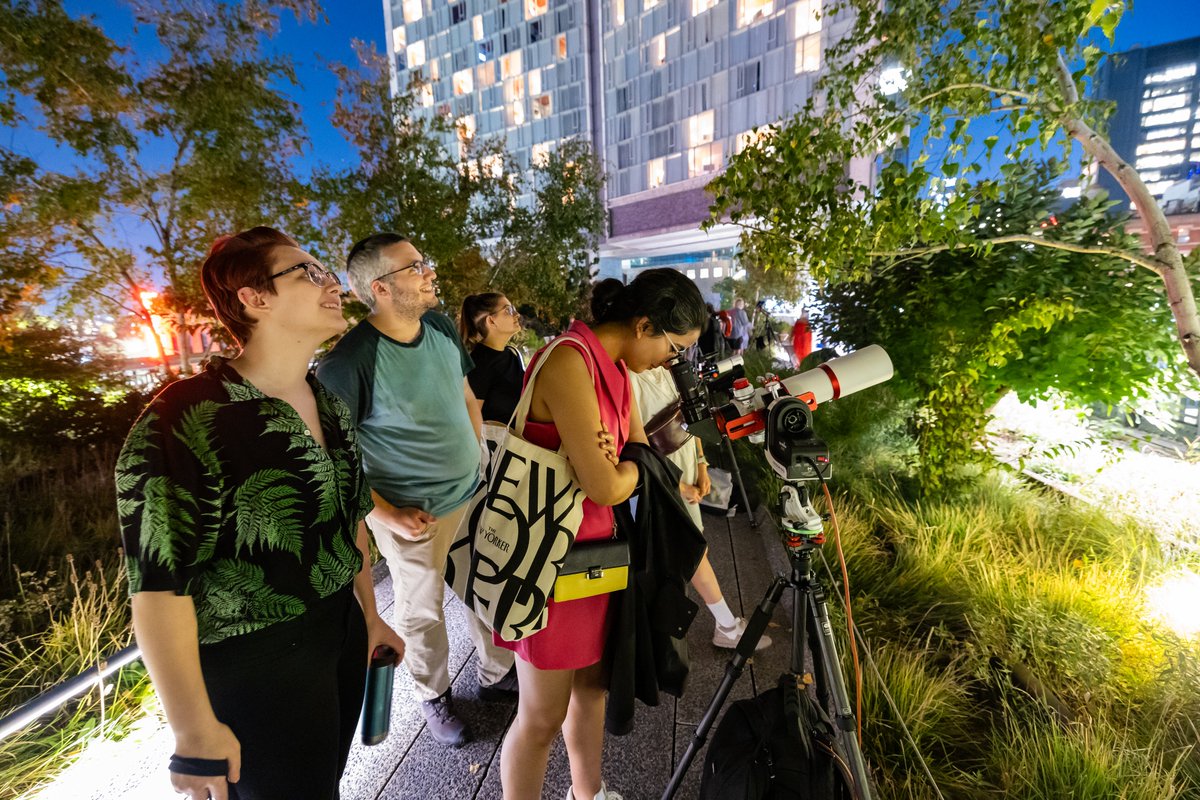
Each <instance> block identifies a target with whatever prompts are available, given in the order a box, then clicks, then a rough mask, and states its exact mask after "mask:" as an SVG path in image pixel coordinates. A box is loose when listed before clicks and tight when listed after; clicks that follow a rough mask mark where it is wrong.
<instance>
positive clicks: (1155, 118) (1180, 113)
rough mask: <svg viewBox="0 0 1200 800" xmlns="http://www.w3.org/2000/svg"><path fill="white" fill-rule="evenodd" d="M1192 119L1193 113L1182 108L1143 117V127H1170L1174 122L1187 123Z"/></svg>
mask: <svg viewBox="0 0 1200 800" xmlns="http://www.w3.org/2000/svg"><path fill="white" fill-rule="evenodd" d="M1191 118H1192V113H1191V112H1190V111H1188V110H1187V109H1186V108H1181V109H1179V110H1177V111H1166V112H1163V113H1162V114H1150V115H1149V116H1146V117H1142V127H1143V128H1150V127H1153V126H1155V125H1170V124H1171V123H1172V122H1187V121H1188V120H1189V119H1191Z"/></svg>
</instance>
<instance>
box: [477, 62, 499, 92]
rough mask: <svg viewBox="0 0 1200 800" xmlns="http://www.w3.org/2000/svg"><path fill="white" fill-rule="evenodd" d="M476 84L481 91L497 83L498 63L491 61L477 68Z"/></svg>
mask: <svg viewBox="0 0 1200 800" xmlns="http://www.w3.org/2000/svg"><path fill="white" fill-rule="evenodd" d="M475 82H476V83H477V84H479V88H480V89H486V88H487V87H489V86H491V85H492V84H493V83H495V82H496V62H495V61H489V62H487V63H486V64H480V65H479V66H478V67H476V68H475Z"/></svg>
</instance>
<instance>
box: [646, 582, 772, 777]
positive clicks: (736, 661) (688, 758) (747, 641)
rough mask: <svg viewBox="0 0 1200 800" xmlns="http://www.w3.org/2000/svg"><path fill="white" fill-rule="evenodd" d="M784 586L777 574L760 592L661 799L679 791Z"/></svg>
mask: <svg viewBox="0 0 1200 800" xmlns="http://www.w3.org/2000/svg"><path fill="white" fill-rule="evenodd" d="M787 586H788V581H787V580H786V579H785V578H782V577H776V578H775V580H774V581H772V583H771V585H770V587H768V588H767V593H766V594H765V595H763V599H762V602H760V603H759V604H758V607H757V608H755V609H754V613H753V614H752V615H751V616H750V620H749V621H748V622H747V623H746V632H745V633H743V634H742V638H741V641H739V642H738V646H737V650H735V651H734V653H733V655H732V656H730V657H729V662H728V663H727V664H726V665H725V677H724V678H722V679H721V685H720V686H718V687H717V691H716V693H715V694H714V695H713V699H712V700H711V701H710V702H709V704H708V708H707V709H706V710H705V711H704V716H703V717H701V718H700V724H699V725H697V726H696V733H695V735H694V736H692V741H691V743H689V744H688V748H687V750H686V751H685V752H684V754H683V758H681V759H680V760H679V764H678V765H676V767H675V771H674V772H673V773H671V780H670V781H669V782H668V783H667V788H666V789H665V790H664V791H663V794H662V800H671V798H672V797H674V796H675V792H677V791H679V784H681V783H682V782H683V776H684V775H686V774H687V771H688V767H690V766H691V765H692V761H694V760H695V758H696V754H697V753H699V752H700V749H701V748H702V747H704V743H705V742H706V741H708V731H709V730H710V729H711V728H712V726H713V723H715V722H716V721H717V715H718V714H720V713H721V706H723V705H725V700H726V699H728V697H729V692H730V690H732V689H733V684H734V683H735V682H736V681H737V679H738V678H740V677H741V676H742V672H744V671H745V669H746V663H747V662H748V661H749V660H750V657H751V656H753V655H754V648H756V647H757V646H758V640H759V639H761V638H762V635H763V631H765V630H766V629H767V623H768V622H770V621H771V614H772V613H773V612H774V611H775V606H777V605H778V604H779V598H780V597H781V596H782V595H783V590H784V588H786V587H787Z"/></svg>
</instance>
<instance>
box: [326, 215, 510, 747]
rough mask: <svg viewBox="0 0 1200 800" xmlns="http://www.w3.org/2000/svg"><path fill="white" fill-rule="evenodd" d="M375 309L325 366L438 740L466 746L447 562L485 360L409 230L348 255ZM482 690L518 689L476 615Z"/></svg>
mask: <svg viewBox="0 0 1200 800" xmlns="http://www.w3.org/2000/svg"><path fill="white" fill-rule="evenodd" d="M346 268H347V271H348V272H349V274H350V285H351V286H352V287H353V289H354V293H355V294H356V295H357V296H358V297H359V299H360V300H362V301H363V302H364V303H366V304H367V306H368V307H369V308H370V309H371V313H370V315H369V316H368V317H367V318H366V319H365V320H363V321H362V322H360V323H359V324H358V325H356V326H355V327H354V329H353V330H351V331H350V332H349V333H347V334H346V335H345V336H344V337H343V338H342V339H341V341H339V342H338V343H337V345H336V346H335V347H334V348H333V350H331V351H330V352H329V354H328V355H327V356H326V357H325V358H324V359H323V360H322V362H321V364H320V366H319V367H318V368H317V377H318V378H319V379H320V380H321V382H322V383H324V384H325V385H326V386H327V387H328V388H329V389H331V390H333V391H334V392H335V393H337V394H338V395H339V396H341V398H342V399H343V400H345V401H346V403H347V405H349V406H350V413H351V415H352V416H353V418H354V422H355V424H356V425H357V426H358V432H359V437H358V438H359V443H360V446H361V447H362V454H363V469H364V470H365V472H366V474H367V481H368V482H369V483H370V484H371V496H372V498H373V499H374V501H375V509H374V510H373V511H372V512H371V514H370V516H369V517H368V518H367V524H368V525H369V526H370V528H371V532H372V533H373V534H374V535H375V542H376V544H377V545H378V546H379V552H380V553H382V554H383V557H384V558H385V559H387V563H388V569H389V570H390V571H391V574H392V586H393V589H394V590H395V596H396V605H395V621H396V630H397V631H398V632H399V633H400V635H401V636H402V637H403V638H404V641H405V645H406V649H405V655H404V663H405V665H406V666H407V667H408V669H409V672H411V673H412V676H413V682H414V684H415V686H416V692H417V695H418V697H419V698H420V700H421V701H422V709H423V711H424V712H425V718H426V721H427V722H428V724H429V729H430V732H431V733H432V734H433V736H434V738H436V739H437V740H438V741H440V742H442V743H443V744H449V745H453V746H456V747H457V746H459V745H462V744H464V743H465V742H467V741H468V740H469V738H470V734H469V732H468V730H467V727H466V724H465V723H464V722H463V721H462V720H460V719H459V718H458V717H457V715H455V713H454V708H453V705H452V704H451V700H450V672H449V665H448V660H449V656H450V648H449V643H448V640H447V638H446V621H445V617H444V616H443V612H442V601H443V593H444V587H445V581H444V578H443V572H444V570H445V566H446V557H447V554H448V553H449V551H450V545H451V543H452V542H453V540H454V536H455V533H456V532H457V530H458V527H459V525H460V523H461V522H462V518H463V514H464V512H465V511H466V507H467V501H468V500H469V499H470V497H471V495H472V494H473V493H474V491H475V487H476V486H477V485H478V482H479V462H480V447H479V437H480V430H481V426H482V424H483V420H482V419H481V417H480V414H479V405H478V403H477V402H476V400H475V396H474V394H473V393H472V392H471V387H470V384H468V383H467V381H466V375H467V373H468V372H470V371H471V368H472V366H473V364H472V363H471V358H470V356H468V355H467V353H466V351H465V350H464V349H463V346H462V343H461V342H460V341H459V338H458V333H457V332H456V331H455V329H454V324H453V323H452V322H451V321H450V320H449V319H448V318H447V317H446V316H444V315H443V314H441V313H439V312H438V311H435V310H433V309H434V308H435V307H436V306H437V305H438V298H437V293H436V291H435V289H434V286H433V281H434V278H435V273H434V269H433V266H432V265H430V264H429V263H428V262H426V261H425V260H424V259H422V257H421V254H420V253H419V252H417V249H416V248H415V247H414V246H413V245H412V243H411V242H409V241H408V240H407V239H406V238H405V237H403V236H399V235H397V234H394V233H380V234H375V235H374V236H369V237H367V238H366V239H363V240H362V241H361V242H359V243H357V244H356V245H354V247H353V248H352V249H351V251H350V256H349V258H348V259H347V260H346ZM465 614H466V617H467V628H468V630H469V631H470V633H471V638H472V639H473V640H474V643H475V648H476V650H477V651H478V653H479V684H480V694H481V695H482V696H483V697H485V698H490V697H498V696H500V695H501V694H503V693H511V692H512V691H513V690H515V688H516V675H515V671H514V669H513V655H512V653H511V652H509V651H507V650H504V649H501V648H498V647H496V646H495V645H494V644H493V643H492V635H491V632H490V631H489V630H488V629H487V627H486V626H484V624H483V623H482V622H480V620H479V619H478V618H477V617H476V616H475V615H474V614H472V613H470V612H465Z"/></svg>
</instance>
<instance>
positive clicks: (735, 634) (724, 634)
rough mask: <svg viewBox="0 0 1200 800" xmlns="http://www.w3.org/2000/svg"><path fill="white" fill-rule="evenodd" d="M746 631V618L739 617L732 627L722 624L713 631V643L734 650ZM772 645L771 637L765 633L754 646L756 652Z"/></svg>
mask: <svg viewBox="0 0 1200 800" xmlns="http://www.w3.org/2000/svg"><path fill="white" fill-rule="evenodd" d="M745 632H746V618H745V617H738V618H737V621H736V622H735V623H734V626H733V627H732V628H722V627H721V626H720V625H718V626H717V629H716V630H715V631H713V645H714V646H716V647H723V648H725V649H726V650H732V649H733V648H735V647H737V646H738V642H740V641H741V640H742V634H743V633H745ZM770 646H771V637H770V636H767V634H765V633H764V634H763V635H762V638H761V639H759V640H758V645H757V646H756V647H755V648H754V652H756V653H757V652H758V651H759V650H766V649H767V648H768V647H770Z"/></svg>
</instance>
